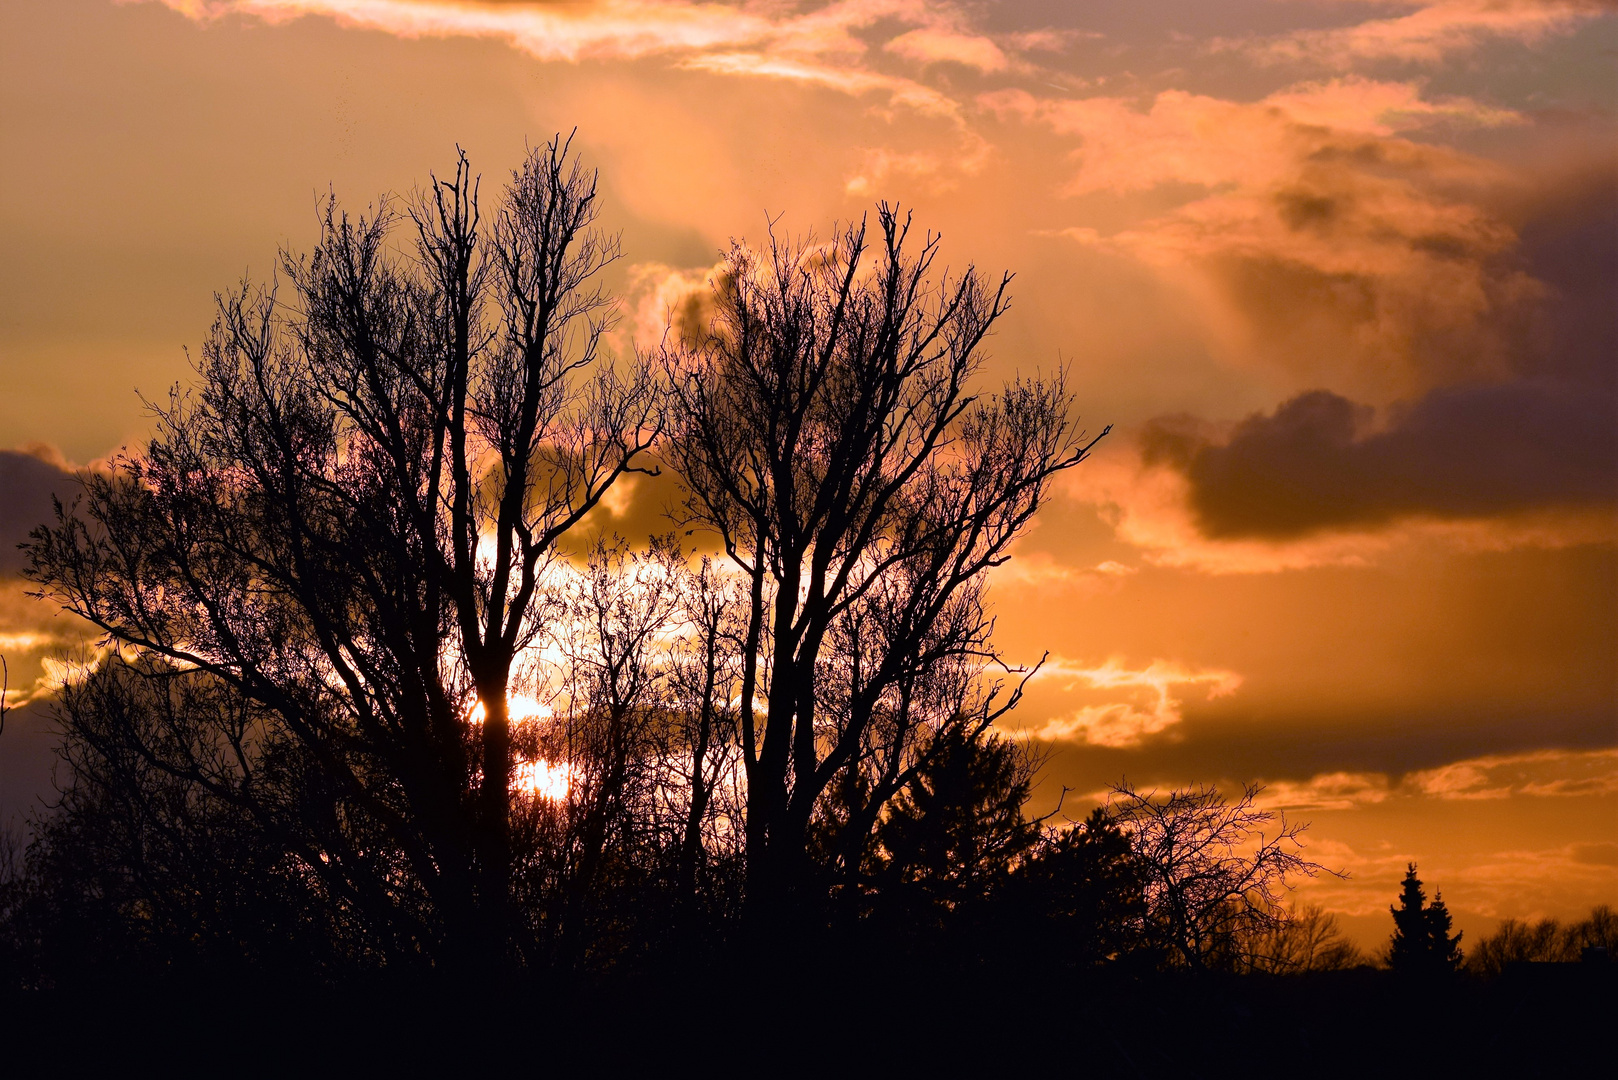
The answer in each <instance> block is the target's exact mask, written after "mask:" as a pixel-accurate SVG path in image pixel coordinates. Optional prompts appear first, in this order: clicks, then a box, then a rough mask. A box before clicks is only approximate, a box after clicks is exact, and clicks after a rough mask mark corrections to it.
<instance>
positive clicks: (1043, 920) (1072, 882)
mask: <svg viewBox="0 0 1618 1080" xmlns="http://www.w3.org/2000/svg"><path fill="white" fill-rule="evenodd" d="M1146 882H1147V872H1146V865H1145V863H1143V862H1142V861H1141V860H1140V859H1138V858H1137V857H1136V856H1135V852H1134V849H1133V848H1132V847H1131V846H1130V837H1129V835H1128V834H1127V833H1125V832H1124V831H1123V829H1121V828H1119V826H1118V823H1117V822H1116V821H1114V819H1113V817H1112V815H1111V814H1109V813H1108V812H1107V809H1106V808H1105V807H1099V806H1098V807H1096V808H1095V809H1094V810H1092V811H1091V812H1090V815H1089V817H1087V818H1086V819H1085V820H1084V821H1083V822H1080V823H1077V824H1075V825H1073V826H1072V827H1070V828H1065V829H1047V830H1046V831H1045V832H1044V834H1043V835H1042V836H1041V837H1040V839H1039V842H1038V843H1037V844H1036V845H1035V846H1034V848H1033V850H1032V851H1031V852H1030V854H1029V857H1028V858H1027V859H1026V860H1025V861H1024V862H1023V864H1022V865H1021V866H1020V867H1019V868H1018V870H1017V872H1016V874H1015V875H1014V876H1013V878H1012V882H1011V889H1010V890H1009V893H1010V896H1009V899H1010V904H1009V905H1008V917H1009V918H1010V919H1011V920H1012V926H1013V928H1014V929H1015V932H1016V933H1017V934H1018V935H1019V936H1021V937H1023V938H1024V940H1031V941H1038V942H1040V948H1041V949H1046V950H1049V953H1050V958H1051V960H1052V961H1053V962H1054V963H1056V964H1057V965H1058V966H1062V967H1081V968H1082V967H1093V966H1095V965H1098V964H1102V963H1106V962H1108V961H1115V960H1120V959H1122V958H1124V957H1127V956H1132V955H1135V956H1140V957H1142V958H1143V960H1144V961H1145V962H1146V963H1147V964H1148V965H1149V964H1151V963H1154V962H1155V961H1156V959H1157V955H1156V954H1151V955H1147V954H1148V953H1149V952H1150V943H1149V942H1148V940H1147V938H1146V935H1145V927H1146V917H1147V904H1146Z"/></svg>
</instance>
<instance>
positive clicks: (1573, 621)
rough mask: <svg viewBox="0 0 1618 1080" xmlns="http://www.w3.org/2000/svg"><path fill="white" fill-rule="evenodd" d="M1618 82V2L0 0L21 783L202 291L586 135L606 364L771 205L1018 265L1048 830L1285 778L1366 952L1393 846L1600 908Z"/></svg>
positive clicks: (1610, 812) (1485, 892) (5, 482)
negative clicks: (1110, 791) (1048, 401)
mask: <svg viewBox="0 0 1618 1080" xmlns="http://www.w3.org/2000/svg"><path fill="white" fill-rule="evenodd" d="M1615 62H1618V3H1614V2H1613V0H1394V2H1380V0H1131V2H1123V0H1093V2H1086V0H1066V2H1055V0H1018V2H1011V0H982V2H961V3H939V2H933V0H841V2H836V3H829V4H826V3H820V2H817V0H802V2H797V0H757V2H746V0H744V2H714V3H686V2H675V0H600V2H589V0H582V2H570V3H516V2H513V3H506V2H494V0H485V2H473V0H465V2H455V0H124V2H120V0H6V3H5V4H4V5H3V6H0V165H3V168H0V249H3V250H4V253H5V258H4V259H3V260H0V654H3V655H4V656H5V657H6V659H7V662H8V665H9V669H10V675H9V681H10V688H11V693H10V700H11V701H12V702H13V704H14V705H16V706H17V707H16V708H15V709H14V711H13V712H12V714H11V717H10V718H9V721H8V724H7V728H6V731H5V733H4V735H3V736H0V813H4V814H7V815H9V816H10V818H11V820H13V821H15V820H16V817H17V814H18V812H19V811H20V809H21V808H23V807H25V806H28V805H37V802H38V798H39V793H40V792H42V791H43V792H46V793H47V794H48V791H49V784H48V782H47V778H48V776H49V773H50V764H49V762H50V744H51V736H50V734H49V725H48V720H47V719H46V717H47V714H48V707H49V699H50V695H51V687H52V685H53V681H54V680H58V679H59V678H60V676H61V670H62V669H61V666H60V657H61V656H62V655H63V654H64V651H66V652H69V653H70V652H71V651H72V650H73V649H75V648H80V647H82V642H83V631H82V630H81V629H80V628H79V627H76V626H74V625H71V624H70V623H68V621H67V620H66V619H65V618H62V617H57V616H53V614H52V613H51V611H50V610H49V609H47V608H45V607H44V605H42V604H41V603H40V602H38V601H35V600H32V599H30V598H29V597H27V596H26V595H25V593H26V588H27V586H26V584H25V583H23V582H22V581H21V580H20V578H19V576H18V575H19V572H20V570H21V561H20V556H19V555H18V554H17V553H16V551H15V549H14V545H15V543H16V542H17V541H19V540H21V539H22V538H23V537H25V536H26V534H27V532H28V530H29V529H30V528H31V527H32V526H33V525H34V524H35V523H37V522H38V521H40V520H41V519H43V518H44V517H45V516H47V515H48V514H49V512H50V497H51V494H52V493H53V492H55V493H58V494H68V495H70V494H71V481H70V480H69V478H68V475H69V473H70V472H71V471H72V470H73V469H75V468H80V467H84V466H89V465H93V464H94V463H96V462H98V461H103V460H105V459H106V458H107V457H108V456H109V455H110V454H112V453H114V452H115V451H116V450H117V449H118V448H120V447H122V446H126V445H128V446H138V445H139V444H140V443H141V441H142V440H143V439H144V438H146V437H147V436H148V434H149V430H150V416H149V414H148V413H147V411H146V406H145V404H144V403H143V397H142V395H144V399H145V400H155V399H157V398H160V397H162V396H164V395H166V393H167V392H168V389H169V387H170V386H172V385H173V384H175V383H176V382H182V383H183V382H185V381H187V380H188V378H189V373H190V368H189V360H188V356H187V352H186V347H187V346H188V345H189V346H191V347H192V348H195V347H196V345H197V344H198V343H199V342H200V341H201V339H202V336H203V334H204V333H205V331H206V329H207V327H208V324H209V322H210V321H211V312H212V305H213V296H214V294H215V293H216V292H218V291H220V290H224V289H227V288H230V287H232V286H233V285H235V284H236V283H238V282H240V281H241V280H243V279H244V277H246V278H250V279H252V280H257V281H263V280H265V279H267V278H268V277H269V276H270V275H271V274H272V273H273V271H274V268H275V263H276V252H277V250H278V249H279V248H281V247H290V248H293V249H300V248H307V247H308V246H309V244H310V243H311V242H312V241H313V239H314V237H315V235H316V226H317V209H318V207H319V205H320V201H321V200H322V199H323V198H324V197H325V195H326V193H327V192H334V193H335V194H336V195H337V196H338V198H339V199H340V200H342V201H343V202H344V203H345V204H346V205H349V206H351V207H356V208H358V207H363V206H365V205H366V204H368V203H372V202H374V201H375V200H377V199H378V198H379V197H381V196H383V195H385V194H387V193H390V192H395V193H404V192H408V191H409V190H411V189H412V188H413V187H414V186H416V185H419V184H422V183H425V182H427V181H428V178H429V176H430V174H431V173H432V172H433V171H435V170H436V171H437V172H438V173H440V174H443V173H444V172H446V171H448V170H451V169H452V168H453V162H454V160H455V152H456V147H457V146H460V147H463V148H465V150H466V151H467V153H468V154H469V155H470V157H471V159H472V162H473V165H474V168H476V169H477V170H478V171H479V172H481V173H482V174H483V176H484V177H485V178H486V182H488V183H490V184H491V186H493V184H497V183H499V182H500V181H501V179H502V178H503V177H505V176H506V175H508V173H509V170H510V168H511V167H512V166H513V165H514V164H515V163H516V162H518V161H519V160H520V159H521V157H522V155H523V154H524V152H525V148H526V147H530V146H535V145H539V144H541V143H543V142H544V141H545V140H547V139H548V138H550V137H551V135H552V134H553V133H555V132H558V131H561V132H567V131H571V130H573V129H575V128H576V129H577V135H576V138H575V146H576V147H577V148H578V149H579V151H580V152H581V154H582V155H583V157H584V158H585V160H586V161H587V163H588V164H590V165H592V166H594V167H597V168H599V170H600V175H601V185H602V190H603V193H604V196H605V209H604V222H605V224H606V225H607V227H609V228H611V229H613V230H618V231H621V234H622V237H623V246H624V249H625V252H626V258H625V259H624V260H623V261H622V262H621V263H620V264H618V265H617V266H616V267H615V268H614V275H615V278H614V282H613V284H614V286H615V288H616V290H617V293H618V295H619V297H620V300H621V303H622V305H623V312H624V319H623V321H622V327H623V330H622V335H621V337H622V340H621V341H620V345H621V347H623V348H625V349H627V348H629V347H630V346H631V345H632V344H633V342H634V341H636V340H638V341H639V342H641V343H643V344H645V343H648V342H652V341H655V340H656V337H657V335H658V333H659V332H660V330H661V328H662V325H663V322H664V317H665V315H666V313H667V312H668V311H669V310H671V308H672V307H673V306H675V305H677V304H678V303H679V301H680V300H681V299H682V298H683V297H685V296H687V295H689V294H690V293H691V292H692V291H693V290H700V289H701V288H703V287H704V279H705V274H706V272H707V270H708V269H709V268H710V267H712V266H713V265H714V264H715V263H716V262H717V261H718V258H719V254H720V251H721V250H722V249H723V248H724V247H726V246H727V245H728V243H729V241H730V239H731V238H737V239H742V240H747V241H752V242H757V241H758V240H760V239H761V238H762V237H764V236H765V235H766V230H767V229H768V227H769V224H768V223H769V222H770V221H772V220H776V221H777V222H778V223H777V226H776V227H777V229H779V230H782V231H785V232H787V233H792V234H800V233H804V232H807V231H809V230H814V231H815V232H816V233H817V234H818V235H822V236H824V235H827V234H828V233H829V232H830V230H831V229H832V228H833V227H834V225H835V223H838V222H849V221H852V220H855V219H857V218H858V217H859V216H860V215H861V214H863V213H867V212H869V211H870V210H871V208H872V207H873V206H874V204H875V202H876V201H877V200H880V199H887V200H894V201H898V202H899V203H900V204H901V205H903V206H905V207H907V208H910V209H912V210H913V211H914V213H915V215H916V221H917V224H918V225H920V226H923V227H925V228H929V229H932V230H935V231H938V232H940V233H942V235H943V255H942V257H943V259H944V260H945V261H947V262H949V263H950V264H951V265H952V266H954V267H956V268H962V267H965V266H967V265H969V264H970V265H974V266H976V267H977V268H978V269H980V270H981V271H984V272H987V273H998V272H999V271H1001V270H1010V271H1013V272H1014V273H1015V275H1016V277H1015V279H1014V283H1013V288H1012V292H1013V303H1012V308H1011V311H1010V312H1009V314H1008V315H1007V316H1006V317H1005V319H1004V320H1003V321H1002V323H1001V324H1000V326H999V329H998V332H997V334H996V335H995V336H994V337H993V338H992V339H991V340H990V342H989V345H988V347H989V350H990V352H991V354H992V357H991V360H990V362H989V364H988V368H987V371H988V375H989V377H990V379H991V380H1003V379H1005V378H1009V377H1011V376H1012V375H1014V374H1015V373H1017V372H1019V371H1021V372H1033V371H1035V370H1043V371H1049V370H1052V369H1054V368H1056V367H1061V366H1065V367H1067V369H1068V370H1069V374H1070V385H1071V387H1072V388H1073V389H1074V391H1075V393H1076V398H1077V408H1078V411H1079V415H1078V417H1077V420H1078V422H1079V423H1080V425H1081V426H1083V427H1086V428H1088V429H1089V430H1090V431H1092V432H1096V431H1099V430H1101V428H1103V427H1104V426H1106V425H1108V424H1111V425H1113V430H1112V433H1111V434H1110V435H1108V436H1107V438H1106V439H1105V440H1103V442H1102V443H1101V444H1100V446H1099V447H1098V448H1097V451H1096V453H1095V455H1094V457H1093V458H1092V459H1091V460H1089V461H1087V462H1085V463H1084V464H1082V465H1081V466H1079V467H1078V468H1076V469H1074V470H1072V471H1071V472H1069V473H1066V474H1064V475H1063V477H1062V478H1061V480H1060V481H1059V483H1058V484H1057V486H1056V489H1055V491H1054V492H1053V494H1052V498H1051V499H1050V501H1049V503H1048V504H1047V506H1046V507H1045V509H1044V510H1043V511H1042V512H1041V514H1040V515H1039V517H1038V518H1037V519H1036V522H1035V524H1034V526H1033V527H1032V529H1031V530H1030V531H1029V532H1028V534H1027V535H1026V536H1025V537H1024V538H1023V539H1022V540H1020V541H1019V543H1018V545H1017V548H1016V557H1015V558H1014V559H1013V560H1012V561H1011V562H1009V563H1008V564H1007V565H1006V566H1004V567H1002V568H1000V569H998V570H997V571H995V579H994V583H993V589H992V596H993V599H994V604H995V611H996V613H997V616H998V641H999V643H1000V644H1001V646H1002V648H1003V649H1004V650H1005V652H1006V653H1007V655H1008V657H1010V658H1011V659H1013V660H1015V661H1018V662H1023V663H1031V662H1033V661H1036V660H1038V659H1039V658H1040V657H1041V656H1042V655H1045V654H1047V653H1048V654H1049V655H1048V659H1047V660H1046V663H1045V666H1044V667H1043V668H1042V669H1041V671H1040V672H1039V673H1038V674H1037V675H1036V676H1035V677H1034V679H1033V681H1032V682H1031V683H1030V685H1029V691H1028V694H1027V697H1026V699H1025V703H1024V705H1023V706H1022V707H1021V708H1020V709H1019V710H1018V711H1017V713H1016V714H1015V715H1014V717H1013V718H1012V719H1011V720H1010V721H1009V724H1010V726H1011V727H1013V728H1015V729H1017V730H1019V731H1021V732H1023V733H1026V734H1027V735H1029V736H1031V737H1036V738H1039V739H1042V740H1045V741H1046V742H1047V743H1048V745H1049V747H1050V760H1049V763H1048V765H1047V767H1046V770H1045V774H1044V780H1043V783H1042V785H1041V788H1040V790H1039V793H1038V796H1037V801H1038V803H1039V806H1040V808H1041V809H1049V808H1051V807H1054V806H1055V805H1056V802H1057V800H1058V798H1059V797H1061V796H1062V792H1063V791H1064V789H1066V790H1067V795H1066V801H1065V803H1064V804H1063V805H1064V807H1065V808H1066V809H1067V810H1068V811H1069V812H1071V813H1073V814H1074V815H1075V816H1078V815H1080V814H1081V813H1082V811H1083V810H1084V809H1085V808H1086V807H1087V806H1088V805H1089V804H1091V803H1093V802H1094V800H1095V799H1096V798H1097V793H1098V792H1104V790H1105V789H1106V787H1107V785H1108V784H1110V783H1113V782H1116V781H1118V780H1121V779H1127V780H1128V781H1129V782H1131V783H1132V784H1135V785H1137V786H1142V787H1147V788H1153V787H1155V788H1158V789H1160V790H1167V789H1168V788H1170V787H1173V786H1175V785H1184V784H1187V783H1193V782H1213V783H1219V784H1221V785H1224V786H1226V787H1227V788H1228V789H1229V790H1236V788H1237V786H1239V785H1240V784H1242V783H1244V782H1258V783H1262V784H1264V785H1266V789H1265V792H1264V795H1263V798H1264V800H1265V801H1266V803H1267V805H1269V806H1271V807H1273V808H1274V809H1276V810H1278V811H1284V812H1285V813H1286V814H1287V815H1288V816H1289V817H1290V818H1294V819H1302V820H1307V821H1309V822H1311V828H1310V830H1309V831H1308V833H1306V834H1305V835H1306V838H1307V840H1308V843H1309V846H1308V849H1307V851H1308V854H1309V855H1310V856H1311V857H1312V858H1314V859H1316V860H1317V861H1319V862H1321V863H1323V864H1325V865H1327V866H1329V867H1331V868H1332V869H1338V870H1343V871H1345V872H1346V874H1347V876H1346V877H1342V878H1338V877H1322V878H1321V879H1319V880H1317V881H1316V882H1313V883H1310V884H1307V885H1306V886H1305V887H1304V888H1302V889H1301V890H1300V893H1299V896H1300V898H1301V899H1303V900H1307V901H1309V902H1315V903H1321V904H1324V905H1325V906H1326V907H1328V908H1329V909H1330V910H1332V911H1335V912H1337V913H1339V915H1340V916H1341V917H1342V919H1343V922H1344V924H1345V925H1346V926H1347V927H1348V928H1349V930H1350V931H1351V933H1352V934H1353V935H1354V936H1355V937H1356V938H1357V939H1359V940H1360V941H1362V942H1363V943H1365V944H1367V945H1374V944H1375V943H1377V942H1378V941H1380V940H1382V939H1384V938H1385V937H1386V935H1387V933H1389V932H1390V930H1391V920H1390V919H1389V918H1388V916H1387V905H1388V904H1389V903H1391V902H1392V900H1393V899H1394V897H1395V895H1396V893H1397V889H1398V884H1397V883H1398V879H1399V877H1400V876H1401V875H1402V873H1403V871H1404V867H1405V864H1406V863H1407V862H1410V861H1415V862H1417V863H1418V864H1419V867H1420V873H1421V876H1422V878H1423V879H1424V880H1425V881H1426V882H1428V884H1429V887H1430V888H1431V887H1434V886H1436V887H1437V888H1439V889H1441V890H1442V892H1443V896H1444V898H1445V900H1446V902H1447V903H1448V905H1449V906H1450V908H1451V910H1452V912H1453V913H1454V915H1455V918H1456V923H1457V925H1458V926H1459V927H1460V928H1461V929H1462V930H1463V931H1465V932H1466V933H1467V934H1468V935H1469V936H1470V937H1471V938H1472V939H1475V938H1476V936H1478V935H1481V934H1483V933H1486V932H1488V930H1489V929H1491V928H1492V927H1493V926H1494V925H1496V924H1497V922H1498V921H1499V920H1500V919H1502V918H1505V917H1508V916H1515V917H1537V916H1546V915H1550V916H1557V917H1562V918H1568V917H1576V916H1578V915H1579V914H1581V913H1582V912H1585V911H1587V910H1588V909H1589V907H1590V906H1591V905H1593V904H1596V903H1602V902H1607V903H1614V902H1618V302H1615V301H1618V138H1615V135H1618V115H1615V109H1618V73H1615V71H1614V66H1615ZM988 388H990V389H992V386H991V387H988ZM638 484H639V485H640V486H638V487H632V488H631V489H630V490H629V491H628V492H626V493H625V495H624V497H622V498H620V499H619V500H618V502H616V503H615V504H614V505H615V507H616V508H617V512H618V514H619V517H621V521H619V522H618V524H619V525H621V526H622V528H623V531H625V532H626V533H632V532H634V530H635V529H637V528H642V527H644V526H645V524H646V522H647V520H649V518H650V517H651V516H652V514H653V513H654V511H655V508H656V507H657V506H659V505H661V502H660V500H661V498H662V497H663V495H662V493H660V492H659V491H657V490H656V484H654V483H652V482H650V481H645V480H640V481H638ZM1463 944H1464V943H1463Z"/></svg>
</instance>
